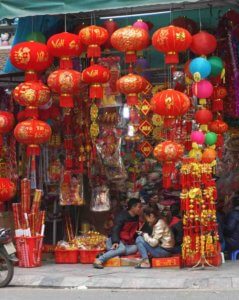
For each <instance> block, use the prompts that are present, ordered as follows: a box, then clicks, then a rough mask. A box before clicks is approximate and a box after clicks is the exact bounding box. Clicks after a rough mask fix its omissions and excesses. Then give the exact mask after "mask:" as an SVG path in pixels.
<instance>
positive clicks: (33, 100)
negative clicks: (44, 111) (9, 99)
mask: <svg viewBox="0 0 239 300" xmlns="http://www.w3.org/2000/svg"><path fill="white" fill-rule="evenodd" d="M13 97H14V100H15V101H16V102H18V103H19V104H20V105H22V106H27V107H28V109H29V112H30V110H31V111H32V115H31V114H29V116H32V117H33V116H35V115H37V108H38V107H39V106H41V105H44V104H46V103H47V102H49V101H50V97H51V92H50V90H49V88H48V87H47V86H46V85H44V84H43V83H42V82H41V81H28V82H23V83H21V84H19V85H18V86H17V87H16V88H15V89H14V91H13Z"/></svg>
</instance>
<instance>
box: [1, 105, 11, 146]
mask: <svg viewBox="0 0 239 300" xmlns="http://www.w3.org/2000/svg"><path fill="white" fill-rule="evenodd" d="M13 126H14V116H13V114H12V113H9V112H7V111H2V110H1V111H0V148H1V146H2V144H3V137H2V134H5V133H8V132H9V131H11V130H12V128H13Z"/></svg>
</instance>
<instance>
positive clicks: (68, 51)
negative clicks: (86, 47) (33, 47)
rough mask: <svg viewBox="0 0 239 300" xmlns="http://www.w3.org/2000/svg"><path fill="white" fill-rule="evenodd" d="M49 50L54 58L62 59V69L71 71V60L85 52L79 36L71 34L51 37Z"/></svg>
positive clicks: (63, 33) (59, 34) (65, 33)
mask: <svg viewBox="0 0 239 300" xmlns="http://www.w3.org/2000/svg"><path fill="white" fill-rule="evenodd" d="M47 48H48V51H49V53H50V54H51V55H52V56H55V57H59V58H60V68H61V69H71V68H72V60H71V58H73V57H77V56H80V55H81V53H82V51H83V45H82V44H81V41H80V38H79V36H78V35H76V34H73V33H69V32H61V33H58V34H54V35H53V36H51V37H50V39H49V40H48V41H47Z"/></svg>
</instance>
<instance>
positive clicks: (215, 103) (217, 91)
mask: <svg viewBox="0 0 239 300" xmlns="http://www.w3.org/2000/svg"><path fill="white" fill-rule="evenodd" d="M226 96H227V89H226V88H225V87H224V86H215V87H214V88H213V94H212V111H213V112H217V111H223V99H224V98H225V97H226Z"/></svg>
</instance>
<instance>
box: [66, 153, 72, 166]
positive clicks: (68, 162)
mask: <svg viewBox="0 0 239 300" xmlns="http://www.w3.org/2000/svg"><path fill="white" fill-rule="evenodd" d="M65 166H66V169H72V167H73V160H72V156H70V155H67V157H66V160H65Z"/></svg>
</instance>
